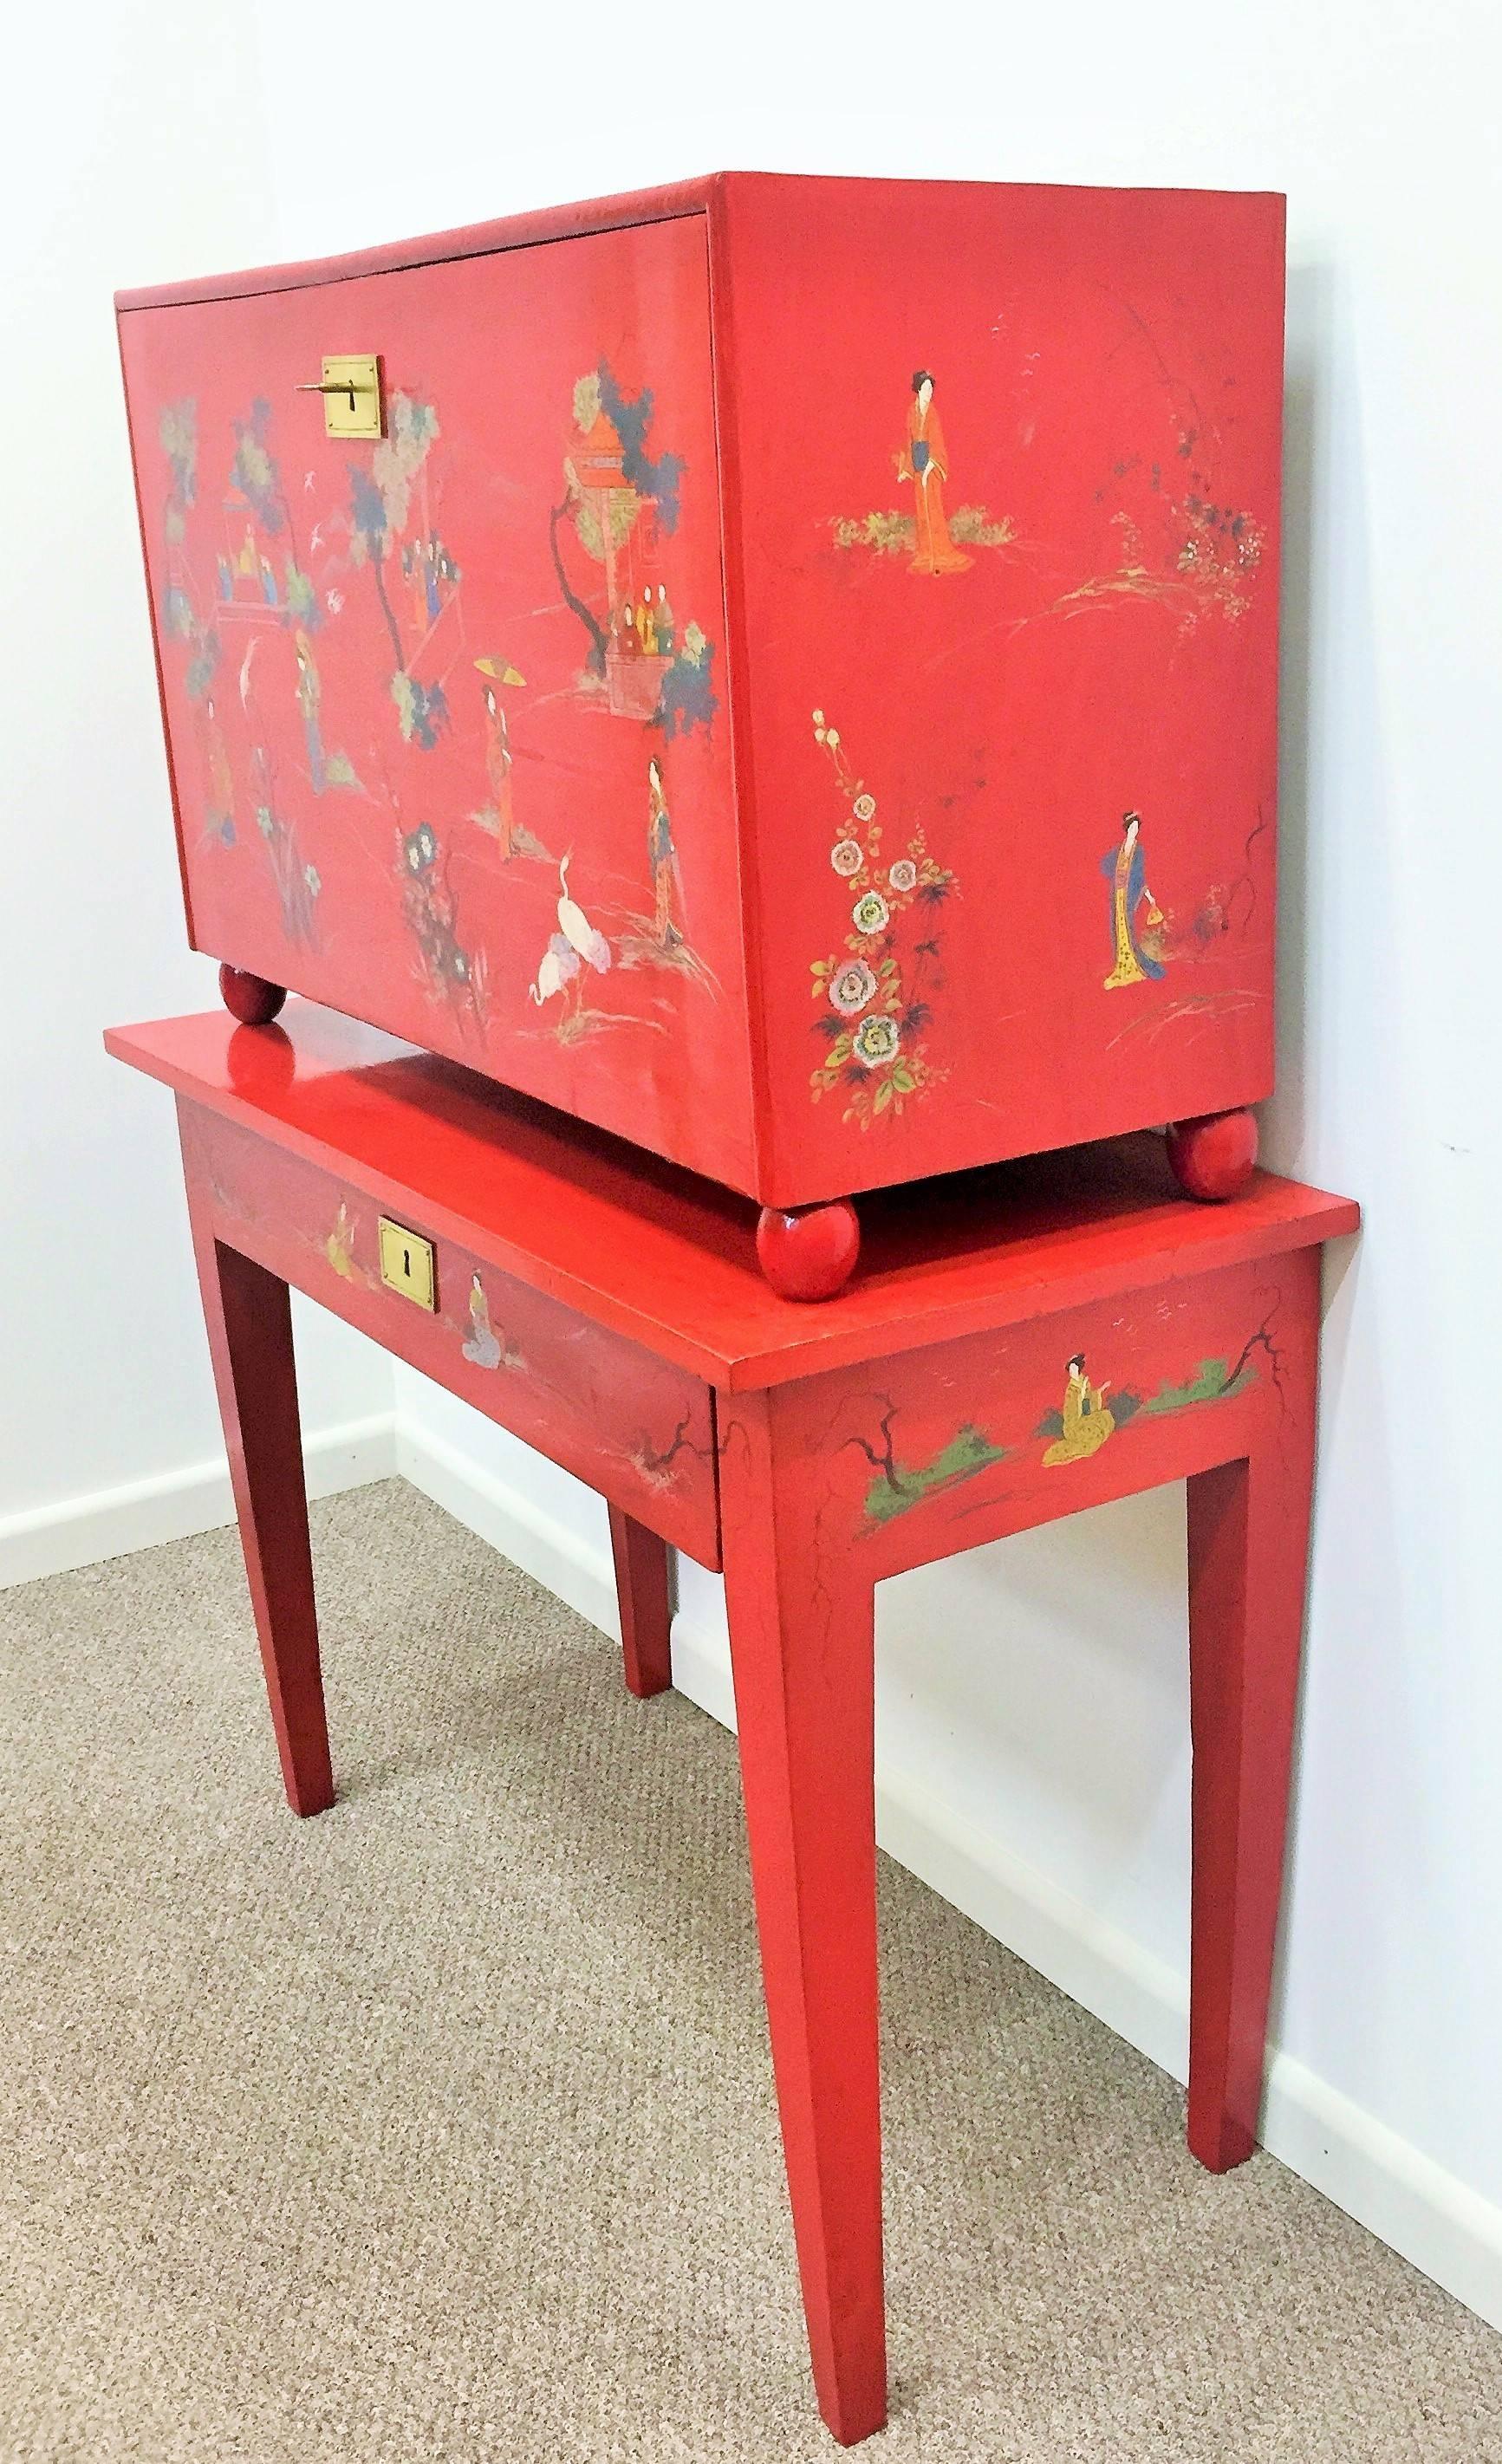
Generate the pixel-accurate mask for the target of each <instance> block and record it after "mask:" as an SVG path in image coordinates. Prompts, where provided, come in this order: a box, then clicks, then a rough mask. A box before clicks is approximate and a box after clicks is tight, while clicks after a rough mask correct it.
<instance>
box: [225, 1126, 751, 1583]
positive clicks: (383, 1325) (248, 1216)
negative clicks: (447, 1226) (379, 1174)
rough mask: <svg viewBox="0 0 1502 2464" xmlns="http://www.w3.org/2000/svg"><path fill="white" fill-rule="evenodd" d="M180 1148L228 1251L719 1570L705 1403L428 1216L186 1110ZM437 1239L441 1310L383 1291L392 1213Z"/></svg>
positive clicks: (709, 1403) (709, 1414) (669, 1367)
mask: <svg viewBox="0 0 1502 2464" xmlns="http://www.w3.org/2000/svg"><path fill="white" fill-rule="evenodd" d="M182 1114H183V1148H184V1154H185V1155H186V1157H187V1159H188V1169H189V1172H190V1173H191V1175H192V1178H193V1182H194V1185H195V1187H197V1188H198V1189H199V1190H200V1191H201V1192H202V1193H203V1194H204V1199H205V1202H206V1204H207V1205H208V1206H209V1208H210V1214H211V1219H212V1221H213V1223H214V1226H215V1229H216V1230H217V1232H218V1234H219V1236H220V1238H221V1239H222V1240H225V1241H229V1242H232V1243H233V1244H234V1245H235V1246H236V1247H237V1248H240V1249H243V1250H244V1251H245V1252H246V1253H247V1254H248V1255H249V1256H251V1257H254V1258H255V1259H257V1260H258V1261H259V1263H260V1264H261V1265H263V1266H267V1267H269V1268H270V1269H271V1271H272V1272H273V1273H274V1274H276V1275H278V1276H280V1277H281V1278H282V1279H283V1281H284V1282H286V1283H289V1284H293V1285H295V1286H296V1287H297V1288H298V1290H299V1291H304V1292H306V1293H308V1295H309V1296H310V1298H312V1299H313V1300H316V1301H320V1302H321V1303H322V1304H323V1306H324V1307H325V1308H326V1309H333V1310H334V1311H335V1313H336V1315H338V1316H340V1317H342V1318H345V1319H347V1320H348V1322H349V1324H350V1325H352V1326H357V1327H359V1329H360V1331H361V1332H362V1333H364V1334H368V1335H369V1336H370V1337H371V1339H372V1341H373V1342H376V1343H379V1344H382V1345H384V1347H385V1348H386V1350H387V1351H388V1352H392V1353H396V1354H397V1356H398V1357H399V1358H400V1359H403V1360H406V1361H408V1362H409V1363H410V1365H411V1366H412V1367H413V1368H414V1369H420V1370H422V1371H423V1372H424V1374H425V1375H428V1376H430V1377H433V1378H435V1379H437V1381H438V1382H439V1383H440V1384H441V1385H444V1386H447V1387H448V1388H449V1390H450V1392H451V1393H453V1394H455V1395H458V1396H459V1397H461V1398H462V1400H463V1401H465V1402H466V1403H470V1404H473V1406H474V1407H475V1410H476V1411H479V1412H482V1413H483V1414H484V1415H485V1417H486V1419H492V1420H496V1421H497V1422H498V1423H499V1424H500V1426H501V1427H502V1428H506V1429H510V1430H511V1431H512V1432H513V1434H514V1435H515V1436H517V1437H519V1438H522V1439H524V1440H525V1441H526V1442H527V1444H528V1445H532V1446H536V1447H537V1448H538V1450H539V1451H540V1452H541V1453H542V1454H545V1455H547V1456H548V1457H549V1458H550V1459H551V1461H553V1462H554V1463H562V1465H563V1468H564V1470H565V1471H570V1472H573V1473H574V1474H575V1475H576V1477H578V1478H579V1479H582V1480H588V1481H590V1482H592V1483H593V1485H594V1486H595V1487H597V1488H598V1489H600V1490H601V1492H602V1493H603V1494H604V1495H605V1496H607V1497H608V1498H609V1499H610V1501H611V1503H612V1504H613V1505H617V1506H620V1507H624V1508H625V1509H626V1510H627V1511H629V1512H630V1513H633V1514H635V1515H636V1516H637V1517H638V1518H639V1519H641V1520H643V1521H645V1522H647V1523H649V1524H650V1525H651V1526H652V1529H655V1530H656V1531H658V1532H659V1533H661V1534H662V1535H663V1536H664V1537H665V1538H666V1539H668V1540H671V1541H672V1542H673V1543H674V1545H675V1546H677V1547H679V1548H683V1549H687V1550H688V1551H689V1553H690V1555H691V1556H694V1557H696V1558H697V1559H698V1560H699V1562H700V1563H701V1564H702V1565H706V1566H711V1567H714V1566H718V1563H719V1541H718V1507H717V1503H716V1494H715V1420H714V1404H713V1400H712V1397H711V1395H710V1392H709V1389H708V1388H707V1387H706V1386H705V1385H704V1384H703V1383H702V1381H701V1380H699V1379H697V1378H695V1377H691V1376H690V1375H687V1374H686V1372H684V1371H683V1370H681V1369H679V1368H676V1367H675V1366H674V1365H673V1364H672V1363H670V1362H667V1361H664V1360H661V1359H657V1358H654V1357H653V1355H652V1353H650V1352H647V1351H645V1350H644V1349H643V1348H642V1347H641V1346H639V1345H637V1344H635V1343H631V1342H628V1341H626V1340H625V1339H624V1338H623V1337H621V1336H620V1335H617V1334H613V1333H611V1332H610V1331H608V1330H607V1329H606V1328H603V1327H598V1326H592V1325H590V1324H588V1323H587V1322H583V1323H582V1322H581V1320H580V1319H579V1317H578V1316H577V1315H575V1314H574V1313H572V1312H571V1311H569V1310H567V1309H563V1307H562V1306H561V1305H560V1304H559V1303H558V1302H557V1301H554V1300H550V1299H549V1298H548V1297H547V1296H546V1295H545V1294H544V1293H541V1292H537V1291H534V1290H533V1289H531V1288H530V1287H529V1286H528V1285H526V1284H524V1283H522V1282H519V1280H518V1279H517V1278H516V1277H515V1276H513V1275H507V1274H503V1273H501V1272H499V1271H498V1270H497V1269H495V1268H493V1267H491V1266H490V1265H487V1263H486V1261H485V1260H484V1259H483V1258H482V1257H480V1256H478V1255H476V1253H475V1250H474V1248H473V1247H472V1246H471V1245H470V1244H469V1243H466V1242H463V1241H458V1240H453V1239H452V1238H448V1237H445V1236H444V1233H443V1227H441V1226H439V1225H436V1224H434V1223H432V1222H431V1221H429V1219H428V1218H427V1217H426V1215H425V1214H424V1212H423V1210H422V1209H421V1208H420V1207H414V1206H408V1205H406V1204H404V1203H401V1202H398V1201H397V1200H396V1199H388V1198H387V1196H386V1195H385V1194H383V1193H381V1192H377V1193H376V1194H375V1195H374V1196H370V1195H367V1194H366V1193H365V1192H364V1191H363V1190H361V1189H358V1188H357V1187H355V1186H354V1184H353V1183H352V1182H351V1181H349V1180H348V1179H347V1178H346V1177H343V1176H342V1175H341V1174H340V1173H339V1172H338V1171H322V1170H320V1169H319V1168H318V1167H317V1166H315V1165H313V1164H310V1163H307V1162H305V1161H304V1160H303V1159H302V1158H301V1157H300V1156H298V1155H291V1154H289V1153H287V1152H286V1151H285V1150H281V1149H278V1148H275V1147H269V1146H268V1145H267V1144H266V1143H265V1142H264V1141H263V1140H261V1139H257V1138H256V1137H255V1136H254V1134H253V1133H251V1132H250V1131H248V1130H246V1129H244V1128H242V1127H240V1126H239V1125H238V1124H236V1123H232V1122H229V1121H224V1120H219V1119H216V1118H215V1117H214V1115H213V1114H212V1113H211V1112H210V1111H207V1110H205V1108H203V1107H202V1106H199V1105H192V1104H188V1103H185V1104H184V1105H183V1107H182ZM383 1213H384V1214H386V1215H387V1217H393V1218H394V1219H395V1220H396V1221H399V1222H400V1223H401V1224H402V1225H403V1226H404V1228H405V1229H406V1230H408V1231H410V1232H415V1233H417V1234H419V1235H420V1236H421V1237H423V1238H425V1239H429V1238H433V1237H434V1236H435V1235H436V1236H438V1237H437V1240H436V1268H437V1307H436V1309H433V1310H431V1311H429V1310H427V1309H420V1308H419V1307H418V1306H417V1304H416V1303H415V1302H413V1301H412V1300H410V1299H409V1298H408V1297H407V1295H406V1294H405V1293H402V1292H397V1291H393V1290H392V1289H391V1288H390V1287H389V1286H388V1285H387V1284H385V1283H384V1282H383V1281H382V1277H381V1265H380V1254H379V1233H378V1226H379V1222H380V1218H381V1216H382V1214H383Z"/></svg>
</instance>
